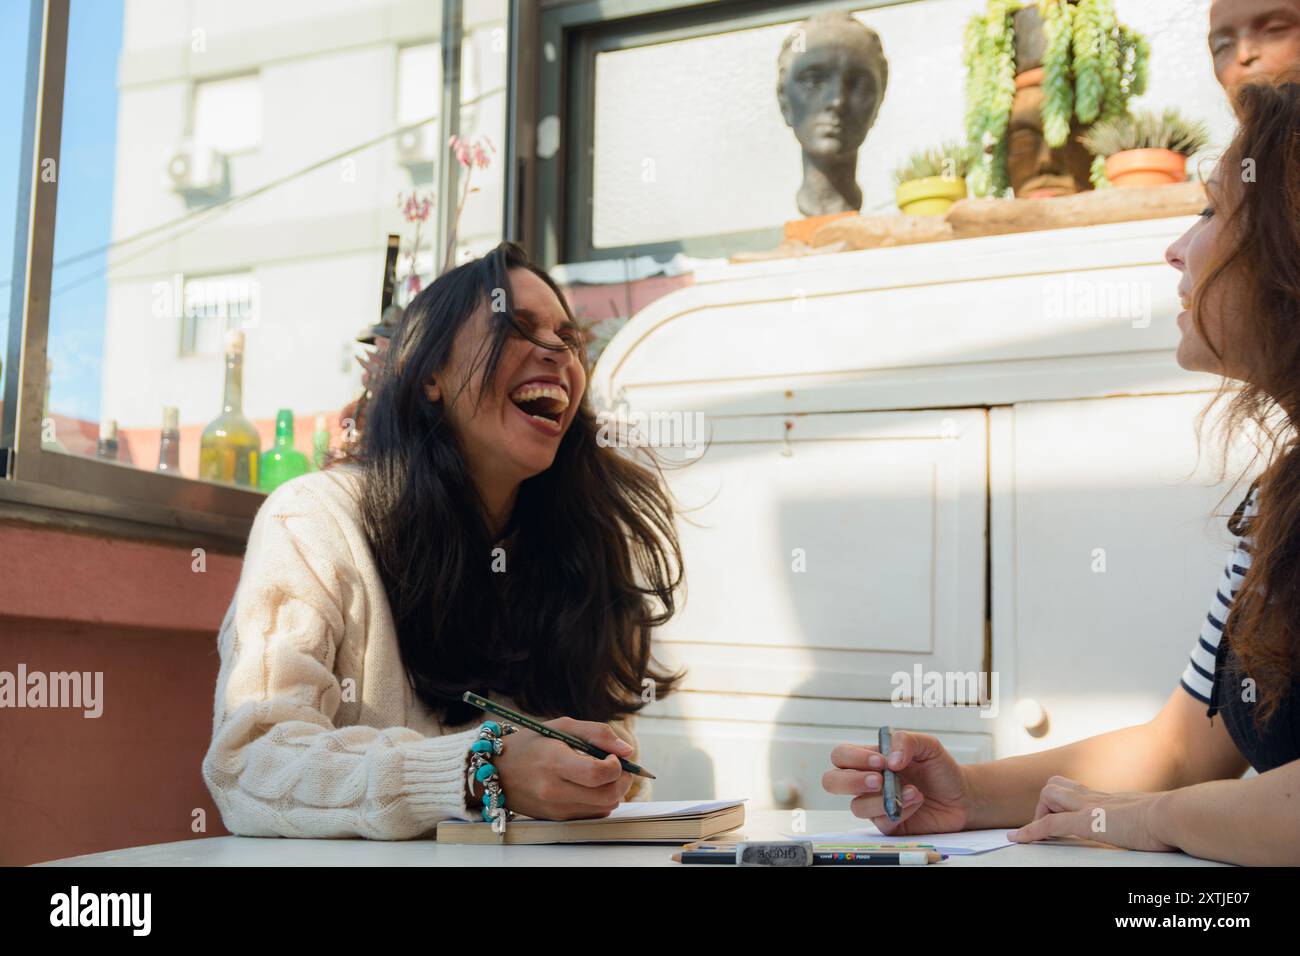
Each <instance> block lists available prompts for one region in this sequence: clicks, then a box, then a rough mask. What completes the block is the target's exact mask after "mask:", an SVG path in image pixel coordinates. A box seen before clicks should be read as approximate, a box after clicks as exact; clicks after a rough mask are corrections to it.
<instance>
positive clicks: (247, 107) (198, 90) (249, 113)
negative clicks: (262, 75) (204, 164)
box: [194, 74, 262, 156]
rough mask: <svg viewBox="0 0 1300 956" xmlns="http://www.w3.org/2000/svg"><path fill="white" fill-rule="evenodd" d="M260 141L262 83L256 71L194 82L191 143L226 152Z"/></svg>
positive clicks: (240, 150)
mask: <svg viewBox="0 0 1300 956" xmlns="http://www.w3.org/2000/svg"><path fill="white" fill-rule="evenodd" d="M261 142H262V84H261V81H260V79H259V78H258V76H257V74H250V75H248V76H237V77H233V78H231V79H227V80H207V81H204V82H202V83H196V84H195V86H194V147H195V148H196V149H201V150H214V151H216V152H218V153H222V154H224V155H226V156H229V155H231V154H232V153H242V152H246V151H248V150H250V149H256V148H257V146H258V145H259V144H260V143H261Z"/></svg>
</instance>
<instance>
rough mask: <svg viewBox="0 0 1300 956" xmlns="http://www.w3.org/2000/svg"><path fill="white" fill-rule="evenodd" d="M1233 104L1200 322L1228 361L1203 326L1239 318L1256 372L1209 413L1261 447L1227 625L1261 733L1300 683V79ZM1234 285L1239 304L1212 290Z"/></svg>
mask: <svg viewBox="0 0 1300 956" xmlns="http://www.w3.org/2000/svg"><path fill="white" fill-rule="evenodd" d="M1233 105H1234V108H1235V110H1236V113H1237V117H1238V119H1239V120H1240V126H1239V128H1238V131H1237V134H1236V137H1235V138H1234V139H1233V141H1232V144H1231V145H1230V146H1229V147H1228V150H1227V152H1226V153H1225V155H1224V159H1223V162H1222V167H1221V168H1222V169H1223V175H1224V176H1228V177H1241V182H1240V183H1237V184H1235V185H1234V190H1233V191H1234V193H1235V194H1236V195H1237V196H1239V197H1240V198H1239V201H1238V202H1236V203H1235V205H1234V206H1233V208H1232V209H1231V210H1224V212H1225V214H1227V221H1226V222H1225V224H1224V227H1223V229H1222V231H1221V233H1220V238H1219V241H1218V242H1217V243H1216V246H1215V249H1214V257H1213V258H1214V261H1213V263H1212V268H1211V269H1210V271H1209V272H1208V274H1207V275H1206V277H1205V278H1204V279H1203V280H1201V281H1200V282H1198V283H1197V288H1195V289H1194V290H1193V303H1194V304H1193V309H1192V315H1193V318H1194V321H1195V322H1196V325H1197V330H1198V332H1199V333H1200V335H1201V338H1202V340H1204V341H1205V342H1206V343H1207V344H1208V345H1209V347H1210V348H1211V349H1212V350H1213V351H1214V352H1215V354H1216V355H1218V356H1219V358H1220V359H1223V357H1224V354H1223V353H1224V346H1225V345H1227V343H1218V344H1216V343H1215V342H1214V341H1213V340H1212V338H1211V337H1210V335H1209V334H1208V332H1207V330H1206V327H1205V325H1204V323H1203V321H1202V318H1201V316H1202V314H1203V312H1204V306H1205V303H1206V301H1207V299H1208V298H1209V297H1210V296H1211V295H1212V294H1213V295H1214V296H1215V298H1216V299H1217V303H1216V305H1217V307H1218V308H1219V309H1221V310H1222V309H1225V308H1226V309H1230V310H1232V312H1233V314H1234V316H1237V317H1239V320H1238V321H1237V322H1236V323H1235V324H1234V325H1233V327H1232V332H1231V337H1232V343H1231V351H1232V353H1233V355H1234V356H1239V357H1240V359H1241V360H1242V361H1243V362H1244V363H1245V364H1247V365H1248V367H1249V374H1250V381H1248V382H1244V383H1240V385H1239V386H1238V384H1237V383H1234V382H1228V381H1225V382H1224V383H1223V387H1222V388H1221V389H1220V392H1219V394H1218V395H1216V397H1215V401H1214V402H1212V403H1211V406H1210V408H1213V407H1214V405H1215V404H1217V403H1218V402H1219V401H1220V400H1222V399H1225V398H1226V399H1228V404H1227V406H1226V408H1225V409H1224V414H1223V416H1222V423H1223V425H1224V426H1225V427H1224V430H1223V434H1224V438H1225V443H1226V447H1229V448H1230V447H1231V446H1232V445H1233V443H1234V442H1235V441H1236V439H1237V438H1238V436H1249V437H1251V438H1253V439H1254V441H1255V448H1256V456H1255V461H1253V462H1252V463H1251V466H1250V468H1249V471H1251V472H1256V471H1258V472H1260V477H1259V479H1258V481H1257V482H1256V483H1255V486H1254V487H1256V488H1257V489H1258V509H1259V513H1258V514H1257V515H1256V516H1255V517H1254V518H1252V519H1250V520H1249V521H1247V522H1245V523H1244V524H1242V525H1241V526H1240V528H1239V530H1240V531H1241V532H1243V533H1247V534H1249V535H1250V537H1251V563H1250V568H1249V569H1248V571H1247V573H1246V576H1245V578H1244V580H1243V581H1242V583H1241V586H1240V588H1239V589H1238V591H1237V595H1236V598H1235V599H1234V601H1233V605H1232V609H1231V611H1230V613H1229V614H1228V619H1227V621H1226V623H1225V627H1224V639H1225V640H1227V641H1228V642H1229V646H1230V648H1231V650H1232V652H1233V656H1234V666H1233V670H1234V671H1235V673H1236V675H1237V677H1240V676H1241V675H1243V674H1244V675H1249V676H1250V677H1251V678H1252V679H1253V680H1254V681H1255V686H1256V689H1257V691H1258V697H1257V706H1256V708H1255V709H1254V710H1255V721H1256V725H1257V726H1259V725H1262V724H1264V723H1267V721H1268V720H1269V719H1270V718H1271V717H1272V716H1273V714H1274V713H1276V711H1277V708H1278V706H1279V705H1280V704H1281V702H1282V700H1283V698H1284V697H1285V695H1286V692H1287V690H1288V689H1289V688H1290V686H1291V684H1292V683H1293V682H1294V681H1295V680H1296V679H1297V678H1300V442H1298V437H1297V424H1298V423H1300V74H1292V75H1290V76H1288V77H1286V78H1285V79H1284V81H1283V82H1280V83H1278V84H1277V85H1271V84H1267V83H1247V84H1244V85H1243V86H1241V87H1240V88H1239V89H1238V91H1237V93H1236V97H1235V99H1234V103H1233ZM1247 169H1249V170H1251V172H1252V173H1253V177H1248V176H1247V175H1245V170H1247ZM1229 279H1231V280H1232V286H1233V288H1232V294H1231V295H1230V294H1228V292H1227V291H1226V290H1225V291H1224V292H1222V293H1220V292H1218V291H1214V292H1212V291H1211V290H1215V288H1216V287H1220V288H1221V286H1220V284H1221V283H1223V282H1225V281H1226V280H1229ZM1209 410H1210V409H1209V408H1207V409H1206V412H1207V413H1208V412H1209ZM1226 460H1227V458H1226V456H1225V461H1226Z"/></svg>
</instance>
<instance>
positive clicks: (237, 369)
mask: <svg viewBox="0 0 1300 956" xmlns="http://www.w3.org/2000/svg"><path fill="white" fill-rule="evenodd" d="M261 450H262V439H261V436H260V435H258V434H257V429H256V428H254V427H253V423H252V422H250V421H249V420H248V419H247V418H245V417H244V333H243V332H240V331H238V330H236V331H234V332H231V333H230V334H229V335H228V336H227V337H226V396H225V400H224V402H223V404H222V410H221V414H220V415H218V416H217V417H216V418H215V419H213V420H212V423H211V424H209V425H208V427H207V428H205V429H203V435H202V437H201V438H200V439H199V477H200V478H202V479H203V480H204V481H222V482H226V483H228V484H236V485H244V486H246V487H249V488H256V487H257V465H258V453H259V452H260V451H261Z"/></svg>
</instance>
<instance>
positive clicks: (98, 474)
mask: <svg viewBox="0 0 1300 956" xmlns="http://www.w3.org/2000/svg"><path fill="white" fill-rule="evenodd" d="M30 3H31V14H30V22H29V29H28V42H27V57H26V86H25V92H24V101H23V128H22V130H21V132H20V135H19V139H20V144H21V147H20V148H21V159H20V170H22V173H21V175H20V181H19V183H18V190H17V193H18V195H17V209H16V215H15V224H14V239H15V241H14V259H13V264H12V265H13V268H12V275H13V284H12V287H11V290H10V301H11V309H10V327H9V336H8V342H7V345H6V355H5V385H4V410H3V415H2V416H0V521H21V522H25V523H35V524H45V525H52V526H57V527H64V528H72V529H75V530H81V531H89V532H95V533H107V534H111V535H113V536H118V537H129V538H141V539H145V540H152V541H165V542H171V543H180V544H185V545H188V546H189V547H191V548H197V547H203V548H206V549H210V550H214V551H217V552H222V553H233V554H242V553H243V550H244V547H245V544H246V543H247V539H248V534H249V531H250V530H251V528H252V523H253V518H254V516H255V515H256V513H257V510H258V508H260V507H261V504H262V502H263V501H264V500H265V498H266V494H265V492H262V491H260V490H257V489H249V488H240V487H235V486H232V485H221V484H215V483H212V482H205V481H200V480H197V479H193V478H184V477H180V476H174V475H167V474H159V473H157V472H153V471H149V470H146V469H143V468H136V467H132V466H128V465H123V464H115V463H113V462H107V461H100V460H97V459H93V458H87V457H83V456H81V455H74V454H65V453H61V452H57V451H48V450H46V449H44V448H42V447H41V431H42V416H43V409H44V396H45V388H46V356H47V352H48V346H49V321H50V293H51V280H52V273H53V267H54V234H55V217H56V213H57V208H58V176H57V175H55V176H54V177H53V178H52V180H51V181H49V182H45V181H43V180H42V176H41V174H42V165H43V163H45V162H48V161H49V160H52V161H53V163H54V169H55V170H56V171H57V170H58V165H59V162H60V159H61V155H60V145H61V138H62V127H63V105H64V92H65V83H66V69H67V53H68V23H69V18H70V0H30ZM461 10H462V7H461V2H460V0H445V2H444V8H443V13H444V16H443V21H442V26H443V30H444V32H443V34H442V36H440V37H439V38H438V39H437V40H435V42H438V43H440V44H442V47H443V54H442V55H443V58H444V59H443V62H444V69H446V66H447V63H448V58H450V59H451V61H452V63H453V64H455V66H454V67H453V70H452V73H453V75H456V74H458V64H459V57H460V50H459V46H458V42H459V40H458V38H459V35H460V28H459V17H460V14H461ZM453 21H455V22H454V25H455V27H456V29H455V37H456V38H457V43H456V44H453V45H452V46H451V47H450V48H449V46H448V44H447V39H446V38H447V35H448V34H447V31H446V27H447V24H448V23H449V22H453ZM246 72H247V71H241V73H240V74H238V75H244V73H246ZM514 80H515V76H511V77H510V82H511V83H513V82H514ZM447 85H448V84H447V82H446V77H445V75H444V89H443V90H442V91H441V94H442V97H443V102H444V103H445V102H447V100H448V99H449V98H450V97H458V96H459V84H456V85H455V86H454V88H453V89H451V90H448V89H447ZM190 93H191V97H192V96H193V94H194V90H193V87H191V91H190ZM451 102H452V103H453V104H455V103H456V99H451ZM457 113H458V110H453V115H456V114H457ZM191 116H192V114H191ZM443 132H445V130H443ZM259 148H260V147H259ZM455 165H456V164H455V163H442V164H440V166H441V167H442V168H444V169H446V170H448V173H447V176H448V178H449V182H450V185H452V186H453V187H454V185H455V181H456V180H455V178H454V177H455V176H456V170H455V168H454V167H455ZM439 225H440V227H441V231H445V230H446V224H444V223H442V222H440V223H439ZM250 270H251V271H253V272H255V271H256V270H255V264H254V265H253V266H252V267H250Z"/></svg>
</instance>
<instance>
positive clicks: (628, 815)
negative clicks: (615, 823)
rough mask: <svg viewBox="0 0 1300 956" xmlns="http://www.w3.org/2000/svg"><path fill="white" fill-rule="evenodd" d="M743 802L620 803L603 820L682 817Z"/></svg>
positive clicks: (658, 801) (646, 801) (645, 801)
mask: <svg viewBox="0 0 1300 956" xmlns="http://www.w3.org/2000/svg"><path fill="white" fill-rule="evenodd" d="M744 802H745V801H744V800H644V801H640V800H638V801H629V802H628V803H620V804H619V805H618V806H617V807H615V808H614V810H613V811H612V812H611V813H610V815H609V816H607V817H603V818H602V819H605V820H640V819H642V818H644V817H684V816H688V815H690V814H696V813H712V812H713V811H714V810H721V809H723V808H724V807H738V806H740V805H741V804H742V803H744Z"/></svg>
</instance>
